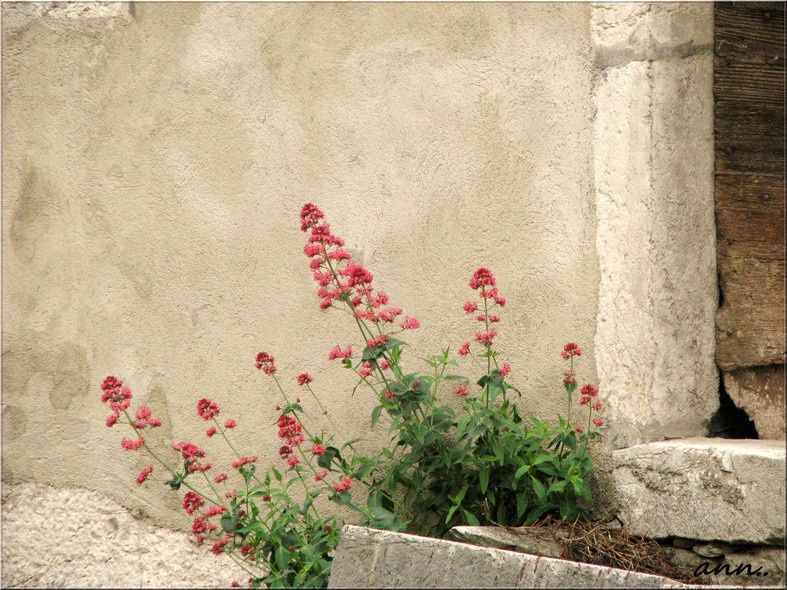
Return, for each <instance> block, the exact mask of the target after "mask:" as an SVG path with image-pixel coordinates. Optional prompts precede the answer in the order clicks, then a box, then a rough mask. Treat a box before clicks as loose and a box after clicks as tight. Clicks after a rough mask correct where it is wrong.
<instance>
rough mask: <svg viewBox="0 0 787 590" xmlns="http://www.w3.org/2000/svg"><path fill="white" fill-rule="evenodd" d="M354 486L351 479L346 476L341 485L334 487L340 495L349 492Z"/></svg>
mask: <svg viewBox="0 0 787 590" xmlns="http://www.w3.org/2000/svg"><path fill="white" fill-rule="evenodd" d="M352 485H353V484H352V481H350V478H349V477H347V476H346V475H345V476H344V477H343V478H342V480H341V481H340V482H339V483H337V484H335V485H334V486H333V489H334V490H335V491H336V493H339V494H340V493H342V492H346V491H347V490H349V489H350V488H351V487H352Z"/></svg>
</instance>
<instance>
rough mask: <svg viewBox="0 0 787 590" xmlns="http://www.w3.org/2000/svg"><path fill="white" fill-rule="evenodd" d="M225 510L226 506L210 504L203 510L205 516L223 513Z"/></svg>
mask: <svg viewBox="0 0 787 590" xmlns="http://www.w3.org/2000/svg"><path fill="white" fill-rule="evenodd" d="M225 512H227V507H226V506H211V507H210V508H208V509H207V510H206V511H205V516H207V517H211V516H218V515H219V514H224V513H225Z"/></svg>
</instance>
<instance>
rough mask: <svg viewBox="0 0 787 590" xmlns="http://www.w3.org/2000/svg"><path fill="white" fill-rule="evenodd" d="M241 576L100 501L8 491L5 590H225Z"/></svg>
mask: <svg viewBox="0 0 787 590" xmlns="http://www.w3.org/2000/svg"><path fill="white" fill-rule="evenodd" d="M242 573H243V572H242V571H241V570H240V569H239V568H238V567H237V566H236V565H235V564H234V563H233V562H232V561H231V560H230V559H229V558H228V557H216V556H214V555H211V553H210V551H208V550H206V548H205V547H197V546H195V545H194V544H193V543H192V542H191V541H190V540H189V536H188V535H186V534H185V533H179V532H175V531H171V530H168V529H164V528H160V527H157V526H154V525H153V524H152V523H151V521H150V520H148V519H144V518H138V517H135V516H133V515H132V514H131V513H130V512H129V511H128V510H126V509H125V508H123V507H122V506H120V505H118V504H116V503H115V502H113V501H112V500H110V499H109V498H107V497H106V496H103V495H101V494H97V493H95V492H90V491H87V490H84V489H79V488H54V487H51V486H44V485H39V484H33V483H19V484H8V483H6V484H4V485H3V587H4V588H12V587H24V588H30V587H33V588H226V587H228V586H229V585H230V582H231V581H232V579H233V576H234V577H236V578H237V579H242V576H241V574H242Z"/></svg>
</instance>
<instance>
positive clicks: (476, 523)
mask: <svg viewBox="0 0 787 590" xmlns="http://www.w3.org/2000/svg"><path fill="white" fill-rule="evenodd" d="M462 516H464V517H465V519H466V520H467V522H468V523H469V524H470V525H472V526H479V525H480V524H481V523H480V522H479V520H478V518H476V515H475V514H473V513H472V512H470V511H468V510H465V509H464V508H462Z"/></svg>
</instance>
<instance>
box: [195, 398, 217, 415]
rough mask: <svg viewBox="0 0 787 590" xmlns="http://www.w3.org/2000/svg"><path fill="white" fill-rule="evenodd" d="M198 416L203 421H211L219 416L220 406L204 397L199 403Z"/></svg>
mask: <svg viewBox="0 0 787 590" xmlns="http://www.w3.org/2000/svg"><path fill="white" fill-rule="evenodd" d="M197 415H198V416H199V417H200V418H202V419H203V420H210V419H211V418H213V417H214V416H218V415H219V404H217V403H216V402H214V401H211V400H209V399H208V398H205V397H203V398H202V399H201V400H199V401H198V402H197Z"/></svg>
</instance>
